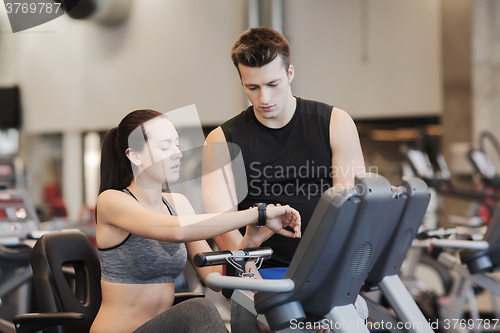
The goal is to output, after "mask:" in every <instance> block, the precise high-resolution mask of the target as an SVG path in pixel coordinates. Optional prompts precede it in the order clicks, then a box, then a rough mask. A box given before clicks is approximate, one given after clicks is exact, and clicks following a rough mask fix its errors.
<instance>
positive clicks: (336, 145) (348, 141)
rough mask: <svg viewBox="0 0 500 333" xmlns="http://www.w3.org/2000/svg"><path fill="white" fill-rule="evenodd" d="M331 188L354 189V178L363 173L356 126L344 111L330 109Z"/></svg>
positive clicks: (362, 161) (361, 153)
mask: <svg viewBox="0 0 500 333" xmlns="http://www.w3.org/2000/svg"><path fill="white" fill-rule="evenodd" d="M330 146H331V148H332V174H333V186H343V187H344V188H350V187H354V177H355V176H356V175H357V174H358V173H360V172H365V161H364V159H363V152H362V151H361V145H360V143H359V136H358V130H357V129H356V125H355V124H354V121H353V120H352V118H351V116H349V115H348V114H347V113H346V112H345V111H343V110H341V109H337V108H333V109H332V117H331V119H330Z"/></svg>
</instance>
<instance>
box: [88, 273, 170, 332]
mask: <svg viewBox="0 0 500 333" xmlns="http://www.w3.org/2000/svg"><path fill="white" fill-rule="evenodd" d="M101 287H102V299H103V300H106V301H103V302H102V304H101V308H100V309H99V313H98V315H97V317H96V318H95V320H94V323H93V324H92V328H91V330H90V333H128V332H133V331H134V330H136V329H137V328H139V327H140V326H141V325H142V324H144V323H146V322H147V321H149V320H150V319H152V318H154V317H155V316H157V315H159V314H160V313H162V312H164V311H166V310H168V309H169V308H170V307H171V306H172V303H173V301H174V292H175V287H174V283H173V282H172V283H150V284H125V283H114V282H107V281H102V280H101Z"/></svg>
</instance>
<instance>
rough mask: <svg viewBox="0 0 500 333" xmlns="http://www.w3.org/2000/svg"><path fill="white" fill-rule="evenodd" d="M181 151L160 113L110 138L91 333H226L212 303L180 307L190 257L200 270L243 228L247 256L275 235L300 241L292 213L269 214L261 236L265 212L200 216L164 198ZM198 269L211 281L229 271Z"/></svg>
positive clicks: (175, 198)
mask: <svg viewBox="0 0 500 333" xmlns="http://www.w3.org/2000/svg"><path fill="white" fill-rule="evenodd" d="M178 144H179V137H178V135H177V132H176V130H175V128H174V126H173V125H172V123H171V122H170V121H169V120H168V119H167V118H166V117H165V115H163V114H162V113H160V112H157V111H153V110H137V111H133V112H131V113H129V114H128V115H127V116H126V117H125V118H123V120H122V121H121V123H120V125H119V126H118V127H115V128H113V129H111V130H110V131H109V132H108V133H107V134H106V136H105V138H104V142H103V148H102V157H101V185H100V189H99V193H100V194H99V197H98V199H97V232H96V238H97V247H98V250H99V257H100V260H101V271H102V276H101V287H102V303H101V307H100V309H99V312H98V314H97V316H96V318H95V320H94V323H93V325H92V328H91V333H113V332H119V333H127V332H137V333H141V332H226V330H225V327H224V324H223V322H222V319H221V318H220V315H219V314H218V312H217V310H216V308H215V306H214V305H213V304H212V303H210V301H208V300H205V299H192V300H188V301H184V302H182V303H180V304H178V305H176V306H174V307H172V302H173V300H174V282H173V281H174V279H175V278H176V277H177V276H178V275H179V274H180V273H181V272H182V270H183V269H184V266H185V263H186V257H187V259H189V261H190V262H191V263H192V261H193V257H194V255H195V254H196V253H198V252H206V251H211V249H210V247H209V246H208V244H207V243H206V241H205V239H207V238H212V237H214V236H217V235H220V234H223V233H226V232H228V231H230V230H234V229H238V228H241V227H243V226H247V232H246V234H245V237H244V238H243V240H242V241H241V243H240V244H239V248H244V247H254V246H259V245H260V244H261V243H262V242H263V241H264V240H266V239H267V238H268V237H270V236H271V235H272V232H278V233H280V234H282V235H285V236H288V237H300V217H299V214H298V212H297V211H295V210H294V209H292V208H290V207H288V206H277V207H274V206H272V205H271V206H268V208H267V213H266V215H267V216H266V218H267V220H266V227H267V228H258V227H257V226H256V222H257V219H258V211H257V208H250V209H248V210H245V211H240V212H232V213H226V214H219V215H215V214H203V215H195V213H194V210H193V208H192V207H191V205H190V203H189V202H188V200H187V199H186V198H185V197H184V196H182V195H180V194H175V193H168V194H167V193H163V194H162V184H163V182H165V181H166V182H173V181H176V180H177V179H178V178H179V167H180V158H181V156H182V154H181V152H180V151H179V148H178ZM285 226H290V227H292V228H293V229H294V231H295V232H291V231H287V230H285V229H283V228H284V227H285ZM270 230H271V231H270ZM193 267H194V265H193ZM195 269H196V271H197V273H198V274H199V276H200V278H201V279H202V280H203V281H205V278H206V276H207V275H208V274H209V273H211V272H214V271H220V270H221V268H220V267H217V266H216V267H205V268H198V267H195Z"/></svg>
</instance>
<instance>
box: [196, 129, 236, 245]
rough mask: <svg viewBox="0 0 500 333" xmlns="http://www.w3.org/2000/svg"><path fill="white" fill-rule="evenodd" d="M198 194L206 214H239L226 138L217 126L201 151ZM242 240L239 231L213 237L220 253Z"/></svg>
mask: <svg viewBox="0 0 500 333" xmlns="http://www.w3.org/2000/svg"><path fill="white" fill-rule="evenodd" d="M202 168H203V177H202V181H201V193H202V196H203V203H204V205H205V210H206V212H207V213H223V212H231V211H237V210H238V198H237V196H236V186H235V181H234V175H233V172H232V168H231V156H230V154H229V149H228V146H227V142H226V137H225V135H224V132H223V131H222V128H221V127H220V126H219V127H217V128H216V129H214V130H213V131H212V132H210V134H209V135H208V136H207V140H206V142H205V146H204V148H203V159H202ZM242 239H243V236H242V235H241V233H240V232H239V231H238V230H233V231H230V232H228V233H226V234H223V235H220V236H217V237H214V240H215V243H216V244H217V247H218V248H219V250H234V249H236V248H237V247H238V244H240V242H241V240H242Z"/></svg>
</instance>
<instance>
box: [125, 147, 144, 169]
mask: <svg viewBox="0 0 500 333" xmlns="http://www.w3.org/2000/svg"><path fill="white" fill-rule="evenodd" d="M125 155H127V157H128V159H129V160H130V162H132V163H133V164H134V165H135V166H139V165H141V164H142V160H141V154H140V153H138V152H136V151H134V150H132V149H130V148H127V150H126V151H125Z"/></svg>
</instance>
